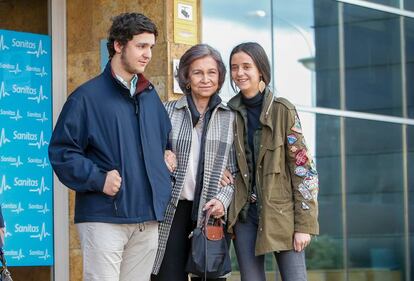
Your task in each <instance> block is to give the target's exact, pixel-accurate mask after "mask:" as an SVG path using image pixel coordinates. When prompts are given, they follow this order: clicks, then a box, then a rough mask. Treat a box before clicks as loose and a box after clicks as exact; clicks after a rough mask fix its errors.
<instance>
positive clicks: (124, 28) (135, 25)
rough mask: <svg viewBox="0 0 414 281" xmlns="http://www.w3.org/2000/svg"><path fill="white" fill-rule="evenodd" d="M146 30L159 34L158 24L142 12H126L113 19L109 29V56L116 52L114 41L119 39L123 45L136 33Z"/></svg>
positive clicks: (155, 34) (107, 44)
mask: <svg viewBox="0 0 414 281" xmlns="http://www.w3.org/2000/svg"><path fill="white" fill-rule="evenodd" d="M144 32H148V33H151V34H154V36H155V38H157V36H158V30H157V26H156V25H155V24H154V23H153V22H152V21H151V20H150V19H149V18H148V17H146V16H144V15H143V14H140V13H124V14H120V15H119V16H116V17H114V18H113V19H112V26H111V27H110V29H109V35H108V42H107V43H106V46H107V48H108V53H109V58H112V57H113V56H114V54H115V48H114V42H115V41H118V42H119V43H121V45H122V46H124V45H126V44H127V43H128V41H130V40H132V37H134V35H138V34H141V33H144Z"/></svg>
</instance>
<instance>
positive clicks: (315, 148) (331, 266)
mask: <svg viewBox="0 0 414 281" xmlns="http://www.w3.org/2000/svg"><path fill="white" fill-rule="evenodd" d="M299 114H300V117H301V121H302V125H303V130H304V135H305V137H306V141H307V143H308V146H309V149H310V151H311V153H313V154H314V157H315V162H316V165H317V169H318V173H319V186H320V190H319V195H318V202H319V224H320V233H321V235H320V236H318V237H317V238H316V239H314V240H313V241H312V243H311V245H310V247H309V248H308V249H307V252H306V259H307V260H306V262H307V267H308V274H309V280H338V281H340V280H343V276H344V270H343V247H342V245H343V235H342V232H343V228H342V225H343V223H342V203H341V202H342V196H341V161H340V121H339V117H335V116H328V115H321V114H317V115H315V114H310V113H306V114H305V113H302V112H300V113H299ZM318 273H319V274H323V276H318V275H316V274H318ZM312 275H316V276H312ZM312 277H313V279H312ZM325 278H326V279H325Z"/></svg>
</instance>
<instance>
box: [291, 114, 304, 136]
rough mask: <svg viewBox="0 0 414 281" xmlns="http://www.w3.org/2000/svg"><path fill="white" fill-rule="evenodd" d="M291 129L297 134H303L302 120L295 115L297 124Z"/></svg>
mask: <svg viewBox="0 0 414 281" xmlns="http://www.w3.org/2000/svg"><path fill="white" fill-rule="evenodd" d="M290 129H291V130H292V131H294V132H296V133H299V134H302V126H301V125H300V120H299V117H298V116H297V115H295V124H293V127H292V128H290Z"/></svg>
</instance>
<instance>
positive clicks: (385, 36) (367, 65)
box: [344, 5, 402, 116]
mask: <svg viewBox="0 0 414 281" xmlns="http://www.w3.org/2000/svg"><path fill="white" fill-rule="evenodd" d="M344 21H345V22H344V32H345V67H346V69H345V79H346V82H345V88H346V109H348V110H355V111H363V112H369V113H377V114H385V115H395V116H401V115H402V102H401V63H400V61H401V59H400V57H401V55H400V54H401V52H400V32H399V30H400V27H399V26H400V23H399V17H398V16H396V15H392V14H388V13H384V12H379V11H374V10H370V9H366V8H361V7H357V6H352V5H346V6H345V9H344Z"/></svg>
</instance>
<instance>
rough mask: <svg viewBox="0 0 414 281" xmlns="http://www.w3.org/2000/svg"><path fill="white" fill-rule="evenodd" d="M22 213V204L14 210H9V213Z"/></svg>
mask: <svg viewBox="0 0 414 281" xmlns="http://www.w3.org/2000/svg"><path fill="white" fill-rule="evenodd" d="M23 211H24V209H23V208H22V204H21V203H20V202H19V205H17V207H16V208H15V209H13V210H11V212H13V213H16V214H20V213H21V212H23Z"/></svg>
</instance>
